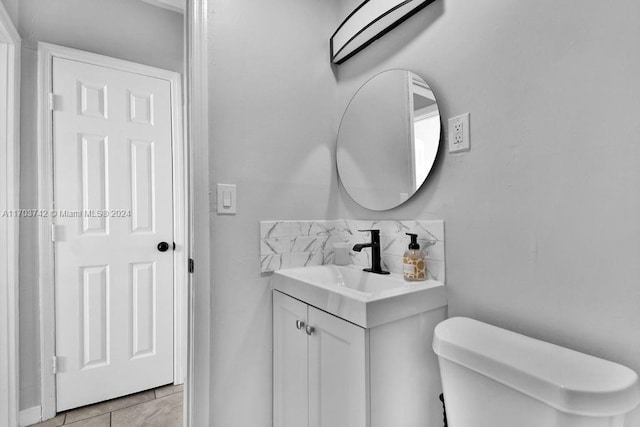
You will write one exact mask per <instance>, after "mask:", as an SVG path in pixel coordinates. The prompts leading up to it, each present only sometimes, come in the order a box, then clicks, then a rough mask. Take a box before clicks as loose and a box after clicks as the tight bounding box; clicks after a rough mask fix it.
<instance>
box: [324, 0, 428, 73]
mask: <svg viewBox="0 0 640 427" xmlns="http://www.w3.org/2000/svg"><path fill="white" fill-rule="evenodd" d="M434 1H435V0H365V1H364V2H362V3H361V4H360V5H359V6H358V7H357V8H355V9H354V10H353V12H351V13H350V14H349V16H347V17H346V19H345V20H344V21H342V24H340V26H339V27H338V29H337V30H336V32H335V33H333V35H332V36H331V40H330V45H331V61H332V62H333V63H334V64H342V63H343V62H344V61H346V60H347V59H349V58H351V57H352V56H353V55H355V54H356V53H358V52H360V51H361V50H362V49H364V48H365V47H367V46H369V45H370V44H371V43H373V42H374V41H376V40H377V39H379V38H380V37H382V36H383V35H385V34H386V33H388V32H389V31H391V30H392V29H394V28H395V27H397V26H398V25H400V24H401V23H402V22H404V21H405V20H406V19H408V18H409V17H411V16H412V15H413V14H415V13H416V12H418V11H419V10H420V9H422V8H423V7H425V6H427V5H429V4H431V3H433V2H434Z"/></svg>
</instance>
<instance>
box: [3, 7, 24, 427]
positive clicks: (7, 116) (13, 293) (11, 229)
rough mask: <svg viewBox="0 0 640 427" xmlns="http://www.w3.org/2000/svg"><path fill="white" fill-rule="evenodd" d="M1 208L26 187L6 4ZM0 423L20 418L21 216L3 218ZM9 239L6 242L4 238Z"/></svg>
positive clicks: (16, 56)
mask: <svg viewBox="0 0 640 427" xmlns="http://www.w3.org/2000/svg"><path fill="white" fill-rule="evenodd" d="M0 55H2V56H3V58H2V61H3V62H4V61H6V63H7V70H6V76H5V75H4V74H5V73H4V72H0V76H2V77H3V78H2V79H1V80H0V102H2V103H3V105H2V106H0V114H3V116H4V117H0V123H2V122H4V123H6V129H2V130H1V131H0V173H1V174H2V175H1V176H0V210H2V211H4V210H5V209H6V210H7V211H17V209H18V208H19V194H20V191H19V184H20V142H19V141H20V138H19V130H20V36H19V35H18V32H17V31H16V29H15V27H14V25H13V23H12V22H11V18H10V17H9V14H8V13H7V11H6V10H5V8H4V6H3V5H2V3H0ZM0 236H3V238H2V239H0V245H2V248H1V249H0V425H3V426H9V427H15V426H17V425H18V414H19V408H20V405H19V395H20V394H19V390H18V388H19V386H18V384H19V383H18V381H19V378H18V375H19V365H18V360H19V346H18V323H19V320H18V319H19V318H18V240H19V239H18V218H16V217H14V218H7V217H5V218H0ZM4 236H6V240H5V238H4Z"/></svg>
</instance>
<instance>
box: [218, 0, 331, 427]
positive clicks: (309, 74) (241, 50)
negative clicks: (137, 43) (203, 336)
mask: <svg viewBox="0 0 640 427" xmlns="http://www.w3.org/2000/svg"><path fill="white" fill-rule="evenodd" d="M211 7H212V8H213V9H214V10H215V13H214V14H213V20H212V21H211V22H210V32H211V40H210V60H211V63H210V85H211V86H210V87H211V92H210V103H211V111H210V124H211V127H210V132H211V136H210V137H211V146H210V156H211V157H210V164H211V188H212V189H215V184H216V183H231V184H237V185H238V214H237V215H235V216H222V215H221V216H218V215H216V213H215V212H212V214H211V241H212V251H211V254H212V260H213V262H212V285H211V286H212V288H211V295H212V310H211V318H212V322H211V323H212V337H211V341H212V346H211V347H212V349H211V354H212V360H211V372H212V374H211V378H212V381H211V409H210V413H211V426H253V427H259V426H265V427H266V426H271V424H272V422H271V414H272V410H271V387H272V378H271V371H272V369H271V364H272V358H271V349H272V344H271V339H272V335H271V290H270V287H269V276H267V275H265V276H261V274H260V258H259V224H258V222H259V221H260V220H269V219H308V218H335V213H336V209H337V203H336V202H337V200H336V197H337V195H338V190H337V177H336V172H335V166H334V157H333V156H334V139H335V135H336V131H337V119H336V117H337V114H336V104H337V88H336V84H335V78H334V75H333V73H332V69H331V66H330V63H329V57H328V52H329V45H328V39H329V36H330V32H331V31H332V29H333V28H335V25H337V22H338V19H337V13H336V11H337V7H336V4H335V2H332V1H327V0H304V1H300V0H277V1H269V2H265V1H258V0H246V1H220V0H218V1H215V0H214V1H213V2H211Z"/></svg>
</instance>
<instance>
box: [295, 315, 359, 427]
mask: <svg viewBox="0 0 640 427" xmlns="http://www.w3.org/2000/svg"><path fill="white" fill-rule="evenodd" d="M308 319H309V325H310V326H311V327H313V328H314V331H313V332H312V333H311V335H310V336H309V427H367V426H368V425H369V393H368V392H369V387H368V384H367V379H368V375H367V373H368V370H369V369H368V357H367V355H368V354H369V352H368V348H367V346H368V342H367V341H368V340H367V332H366V330H365V329H363V328H361V327H359V326H356V325H354V324H352V323H349V322H347V321H346V320H342V319H340V318H338V317H335V316H332V315H330V314H327V313H325V312H323V311H320V310H317V309H315V308H313V307H309V317H308ZM300 425H302V424H300Z"/></svg>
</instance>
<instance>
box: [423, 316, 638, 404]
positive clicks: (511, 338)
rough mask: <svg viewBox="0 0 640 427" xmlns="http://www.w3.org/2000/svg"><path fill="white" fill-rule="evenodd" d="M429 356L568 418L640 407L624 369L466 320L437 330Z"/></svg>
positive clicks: (447, 323)
mask: <svg viewBox="0 0 640 427" xmlns="http://www.w3.org/2000/svg"><path fill="white" fill-rule="evenodd" d="M433 351H435V353H436V354H437V355H438V357H439V358H441V359H446V360H449V361H451V362H454V363H456V364H458V365H461V366H464V367H466V368H468V369H471V370H473V371H476V372H478V373H480V374H482V375H485V376H487V377H489V378H492V379H494V380H495V381H498V382H500V383H503V384H505V385H506V386H508V387H511V388H513V389H516V390H518V391H520V392H522V393H524V394H526V395H529V396H531V397H533V398H535V399H538V400H540V401H542V402H544V403H546V404H547V405H549V406H551V407H553V408H555V409H557V410H560V411H562V412H566V413H571V414H576V415H586V416H614V415H619V414H624V413H626V412H629V411H630V410H632V409H633V408H634V407H635V406H636V405H637V404H638V402H640V386H639V385H638V375H637V374H636V373H635V372H634V371H632V370H631V369H629V368H627V367H626V366H622V365H620V364H617V363H614V362H610V361H608V360H604V359H600V358H597V357H594V356H590V355H587V354H584V353H580V352H578V351H574V350H570V349H568V348H564V347H560V346H558V345H555V344H551V343H548V342H544V341H540V340H536V339H533V338H530V337H527V336H525V335H521V334H518V333H515V332H511V331H508V330H506V329H501V328H498V327H496V326H492V325H488V324H486V323H482V322H479V321H477V320H473V319H468V318H465V317H454V318H450V319H447V320H445V321H443V322H441V323H440V324H438V326H436V329H435V333H434V338H433ZM445 390H446V384H445Z"/></svg>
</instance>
